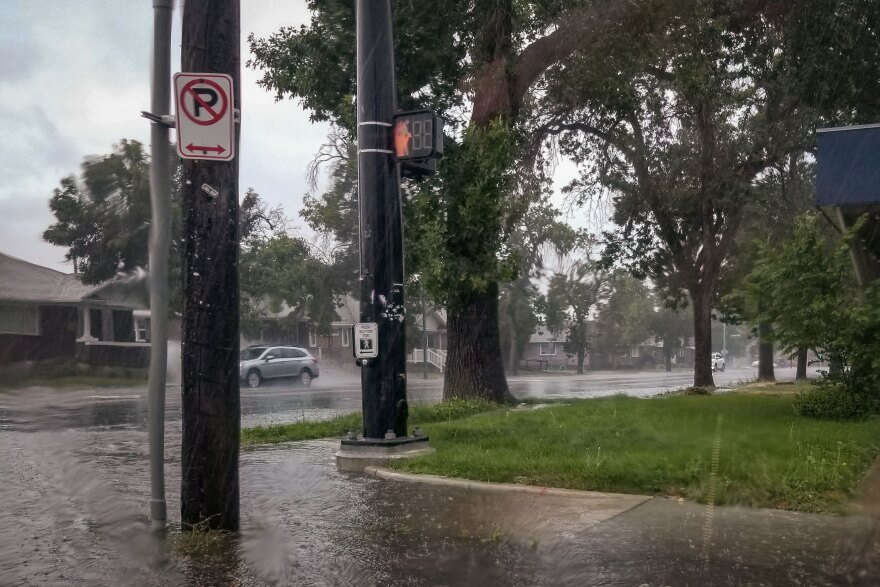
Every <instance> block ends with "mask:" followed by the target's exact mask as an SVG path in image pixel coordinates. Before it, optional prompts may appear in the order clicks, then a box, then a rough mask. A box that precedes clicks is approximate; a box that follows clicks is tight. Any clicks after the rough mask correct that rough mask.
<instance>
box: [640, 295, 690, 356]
mask: <svg viewBox="0 0 880 587" xmlns="http://www.w3.org/2000/svg"><path fill="white" fill-rule="evenodd" d="M656 305H657V307H658V309H657V311H656V312H655V313H654V315H653V316H652V317H651V321H650V325H649V329H650V331H651V333H652V334H654V335H655V336H658V337H659V338H660V339H662V341H663V365H664V367H665V368H666V371H672V357H674V356H675V353H676V351H678V350H679V349H680V348H682V346H683V345H684V344H685V343H686V341H687V340H688V339H689V338H690V337H691V336H692V335H693V332H694V319H693V316H691V313H690V307H687V308H680V307H678V305H676V304H675V303H673V302H671V301H670V303H667V301H666V300H657V301H656Z"/></svg>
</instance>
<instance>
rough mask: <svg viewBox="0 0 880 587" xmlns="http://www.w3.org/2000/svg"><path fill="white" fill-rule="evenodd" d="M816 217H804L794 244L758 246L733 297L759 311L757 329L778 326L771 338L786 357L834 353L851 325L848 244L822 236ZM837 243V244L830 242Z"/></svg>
mask: <svg viewBox="0 0 880 587" xmlns="http://www.w3.org/2000/svg"><path fill="white" fill-rule="evenodd" d="M821 222H822V220H821V219H820V218H819V217H818V216H816V215H815V214H806V215H803V216H801V217H800V218H799V219H798V221H797V223H796V225H795V228H794V230H793V232H792V234H791V235H790V236H789V238H788V239H786V240H785V241H783V242H782V243H779V244H774V245H768V244H766V243H763V242H759V243H757V258H756V261H755V264H754V267H753V268H752V271H751V272H750V273H749V274H748V276H747V277H746V278H745V280H744V281H743V283H742V285H741V286H740V287H739V288H738V289H737V290H736V291H735V292H734V293H733V294H731V295H732V296H737V297H740V298H742V300H743V301H742V302H741V305H742V306H744V307H747V308H748V307H751V308H753V312H751V313H750V314H749V318H750V322H751V323H752V324H756V325H757V324H761V323H769V324H772V325H773V329H772V330H771V331H770V333H769V336H771V340H772V341H775V342H778V343H779V345H780V346H781V348H782V350H783V352H786V353H789V354H793V353H795V352H798V351H799V350H801V349H805V350H806V349H812V350H813V351H815V352H817V353H819V354H823V353H829V352H830V353H834V352H835V348H834V347H835V343H834V341H835V340H836V337H837V333H838V330H839V329H841V328H843V325H845V324H846V323H847V321H848V317H849V313H850V306H851V305H852V304H851V303H848V302H849V301H851V298H852V294H853V292H854V290H855V287H854V284H853V283H852V282H851V279H849V259H848V253H847V250H846V244H845V243H841V242H839V241H838V242H837V243H835V242H834V241H835V240H836V239H834V238H833V235H830V234H829V232H830V229H829V228H828V227H826V230H824V231H823V230H821V228H822V226H821V224H820V223H821ZM829 237H832V238H829Z"/></svg>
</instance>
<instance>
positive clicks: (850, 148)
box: [816, 124, 880, 206]
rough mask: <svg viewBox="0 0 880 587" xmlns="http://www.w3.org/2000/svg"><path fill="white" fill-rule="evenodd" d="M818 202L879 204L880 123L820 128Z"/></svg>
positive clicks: (817, 181)
mask: <svg viewBox="0 0 880 587" xmlns="http://www.w3.org/2000/svg"><path fill="white" fill-rule="evenodd" d="M818 134H819V156H818V159H817V167H818V169H817V171H816V205H817V206H847V205H858V204H876V203H880V124H869V125H864V126H849V127H840V128H826V129H819V131H818Z"/></svg>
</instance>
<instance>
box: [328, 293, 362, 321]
mask: <svg viewBox="0 0 880 587" xmlns="http://www.w3.org/2000/svg"><path fill="white" fill-rule="evenodd" d="M341 301H342V306H339V307H337V308H336V315H337V316H339V320H334V321H333V325H334V326H348V325H353V324H357V323H358V322H360V317H361V302H360V300H357V299H355V298H353V297H351V296H345V297H344V298H342V300H341Z"/></svg>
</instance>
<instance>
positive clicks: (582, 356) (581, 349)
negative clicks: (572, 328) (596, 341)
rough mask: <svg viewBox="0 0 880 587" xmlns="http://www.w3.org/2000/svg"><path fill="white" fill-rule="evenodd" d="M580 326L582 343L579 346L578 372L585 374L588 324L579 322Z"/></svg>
mask: <svg viewBox="0 0 880 587" xmlns="http://www.w3.org/2000/svg"><path fill="white" fill-rule="evenodd" d="M578 328H579V329H580V340H581V344H580V346H579V347H578V352H577V361H578V370H577V372H578V375H583V374H584V359H585V358H586V355H587V325H586V323H584V324H578Z"/></svg>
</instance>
